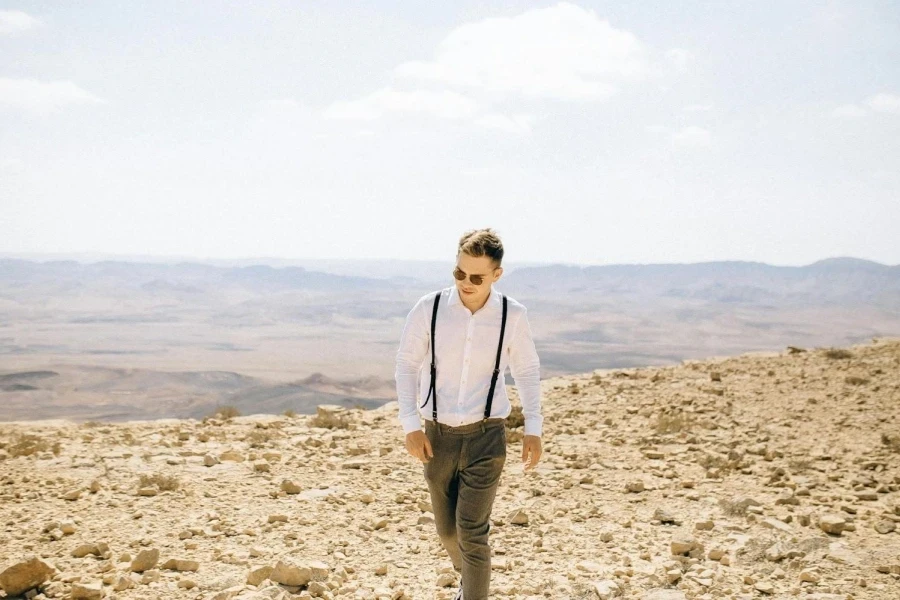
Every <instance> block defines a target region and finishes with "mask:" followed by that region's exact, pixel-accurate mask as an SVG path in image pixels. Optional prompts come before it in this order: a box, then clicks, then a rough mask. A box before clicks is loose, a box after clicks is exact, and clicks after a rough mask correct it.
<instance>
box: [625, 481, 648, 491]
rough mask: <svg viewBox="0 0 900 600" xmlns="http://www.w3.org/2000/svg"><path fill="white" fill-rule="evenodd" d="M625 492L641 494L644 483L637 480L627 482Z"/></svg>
mask: <svg viewBox="0 0 900 600" xmlns="http://www.w3.org/2000/svg"><path fill="white" fill-rule="evenodd" d="M625 490H626V491H627V492H630V493H632V494H637V493H639V492H643V491H644V482H643V481H641V480H640V479H637V480H635V481H629V482H628V483H627V484H625Z"/></svg>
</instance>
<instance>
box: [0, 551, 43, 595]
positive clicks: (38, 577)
mask: <svg viewBox="0 0 900 600" xmlns="http://www.w3.org/2000/svg"><path fill="white" fill-rule="evenodd" d="M54 572H55V569H53V567H51V566H50V565H48V564H47V563H45V562H44V561H42V560H40V559H39V558H31V559H29V560H26V561H23V562H19V563H16V564H14V565H12V566H10V567H8V568H7V569H5V570H4V571H3V572H0V588H2V589H3V591H4V592H6V595H7V596H19V595H22V594H24V593H25V592H27V591H28V590H30V589H34V588H36V587H38V586H39V585H41V584H42V583H44V582H45V581H47V580H48V579H50V577H51V576H52V575H53V573H54Z"/></svg>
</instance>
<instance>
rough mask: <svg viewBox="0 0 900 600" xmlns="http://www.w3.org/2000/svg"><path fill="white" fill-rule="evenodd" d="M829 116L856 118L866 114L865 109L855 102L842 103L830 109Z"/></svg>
mask: <svg viewBox="0 0 900 600" xmlns="http://www.w3.org/2000/svg"><path fill="white" fill-rule="evenodd" d="M831 116H832V117H834V118H835V119H858V118H860V117H864V116H866V111H865V109H864V108H862V107H860V106H857V105H856V104H844V105H843V106H838V107H837V108H835V109H834V110H833V111H831Z"/></svg>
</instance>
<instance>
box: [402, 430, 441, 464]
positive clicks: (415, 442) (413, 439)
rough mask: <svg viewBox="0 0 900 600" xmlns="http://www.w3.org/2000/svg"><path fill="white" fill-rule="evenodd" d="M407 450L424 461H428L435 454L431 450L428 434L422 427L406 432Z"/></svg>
mask: <svg viewBox="0 0 900 600" xmlns="http://www.w3.org/2000/svg"><path fill="white" fill-rule="evenodd" d="M406 450H407V451H408V452H409V453H410V454H411V455H412V456H414V457H416V458H418V459H419V460H420V461H422V462H423V463H427V462H428V460H429V459H430V458H431V457H433V456H434V453H433V452H432V451H431V442H429V441H428V436H426V435H425V432H424V431H422V430H421V429H419V430H418V431H410V432H409V433H407V434H406Z"/></svg>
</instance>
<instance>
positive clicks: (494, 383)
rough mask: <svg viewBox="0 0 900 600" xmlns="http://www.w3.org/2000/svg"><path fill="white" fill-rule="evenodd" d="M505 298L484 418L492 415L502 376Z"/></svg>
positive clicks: (504, 297)
mask: <svg viewBox="0 0 900 600" xmlns="http://www.w3.org/2000/svg"><path fill="white" fill-rule="evenodd" d="M501 297H502V298H503V320H502V321H501V322H500V343H499V344H498V345H497V362H496V363H495V364H494V375H493V377H491V391H489V392H488V397H487V406H485V407H484V418H485V419H487V418H488V417H490V416H491V402H493V401H494V388H495V387H497V377H499V376H500V355H501V354H502V353H503V334H504V333H506V296H501Z"/></svg>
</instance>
